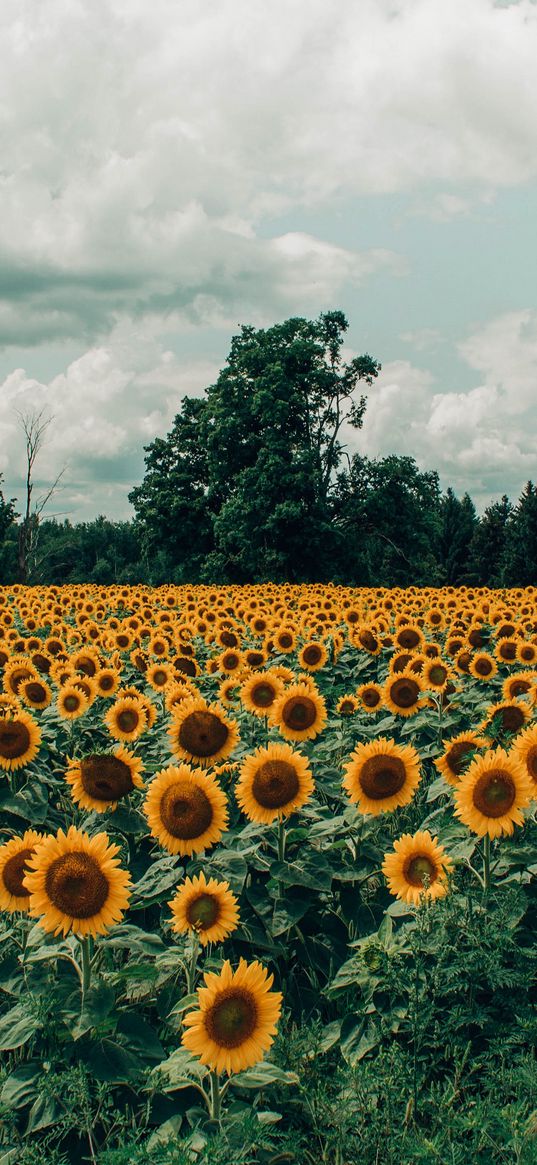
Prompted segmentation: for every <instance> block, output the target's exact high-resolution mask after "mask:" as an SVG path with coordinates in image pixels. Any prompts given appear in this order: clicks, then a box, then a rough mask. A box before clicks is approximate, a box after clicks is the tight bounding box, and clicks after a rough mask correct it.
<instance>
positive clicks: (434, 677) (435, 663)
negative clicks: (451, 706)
mask: <svg viewBox="0 0 537 1165" xmlns="http://www.w3.org/2000/svg"><path fill="white" fill-rule="evenodd" d="M452 676H453V672H452V670H451V668H449V667H448V666H447V664H445V663H443V661H442V660H441V659H438V658H435V659H430V660H428V661H427V663H426V664H425V665H424V667H423V669H422V672H421V678H422V680H423V683H424V685H425V687H426V688H428V689H429V690H432V691H437V692H443V691H445V689H446V686H447V684H448V681H449V679H450V678H452Z"/></svg>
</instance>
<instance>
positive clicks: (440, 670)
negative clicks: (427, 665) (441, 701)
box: [429, 663, 447, 684]
mask: <svg viewBox="0 0 537 1165" xmlns="http://www.w3.org/2000/svg"><path fill="white" fill-rule="evenodd" d="M446 677H447V668H445V667H442V664H440V663H435V664H434V665H433V667H432V668H431V670H430V672H429V679H430V681H431V683H433V684H443V683H444V681H445V679H446Z"/></svg>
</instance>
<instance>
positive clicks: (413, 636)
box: [397, 627, 421, 649]
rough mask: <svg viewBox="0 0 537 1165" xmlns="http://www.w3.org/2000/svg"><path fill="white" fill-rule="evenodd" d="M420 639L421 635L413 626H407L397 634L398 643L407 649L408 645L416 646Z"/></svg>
mask: <svg viewBox="0 0 537 1165" xmlns="http://www.w3.org/2000/svg"><path fill="white" fill-rule="evenodd" d="M420 639H421V636H420V635H419V634H418V632H417V631H415V630H414V628H413V627H409V628H408V629H405V630H404V631H400V632H399V635H398V636H397V642H398V643H399V644H400V646H401V647H406V648H407V649H408V648H409V647H417V646H418V643H419V642H420Z"/></svg>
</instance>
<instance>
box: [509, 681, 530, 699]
mask: <svg viewBox="0 0 537 1165" xmlns="http://www.w3.org/2000/svg"><path fill="white" fill-rule="evenodd" d="M509 690H510V693H511V695H512V696H515V697H516V696H524V695H525V694H526V692H529V691H530V690H531V683H530V681H529V680H513V682H512V684H511V685H510V689H509Z"/></svg>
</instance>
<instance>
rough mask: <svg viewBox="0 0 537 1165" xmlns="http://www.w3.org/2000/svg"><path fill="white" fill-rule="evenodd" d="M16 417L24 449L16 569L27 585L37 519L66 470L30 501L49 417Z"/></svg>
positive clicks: (34, 553) (34, 556) (34, 551)
mask: <svg viewBox="0 0 537 1165" xmlns="http://www.w3.org/2000/svg"><path fill="white" fill-rule="evenodd" d="M17 416H18V418H19V421H20V424H21V427H22V431H23V434H24V439H25V449H26V503H25V509H24V516H23V519H22V522H21V524H20V527H19V544H18V566H19V578H20V581H21V582H23V583H27V582H29V581H30V579H31V577H32V575H33V573H34V571H35V567H36V564H37V545H38V541H39V524H40V521H41V515H42V513H43V510H44V509H45V506H46V505H47V504H48V502H49V501H50V499H51V497H52V495H53V493H54V492H55V490H56V489H57V488H58V485H59V483H60V481H61V479H62V477H63V475H64V473H65V470H66V468H67V467H66V466H65V465H64V466H63V469H61V470H60V472H59V474H58V476H57V477H56V478H55V479H54V481H53V482H52V485H51V486H50V487H49V488H48V489H47V490H46V491H45V493H44V494H42V495H41V496H40V497H38V498H37V500H36V501H34V500H33V492H34V481H33V473H34V465H35V461H36V458H37V455H38V453H39V451H40V449H41V447H42V445H43V441H44V438H45V435H46V432H47V429H48V427H49V425H50V424H51V422H52V420H53V417H52V416H47V415H46V412H45V409H44V408H43V409H41V410H40V411H39V412H37V411H35V410H34V412H30V413H17Z"/></svg>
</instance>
